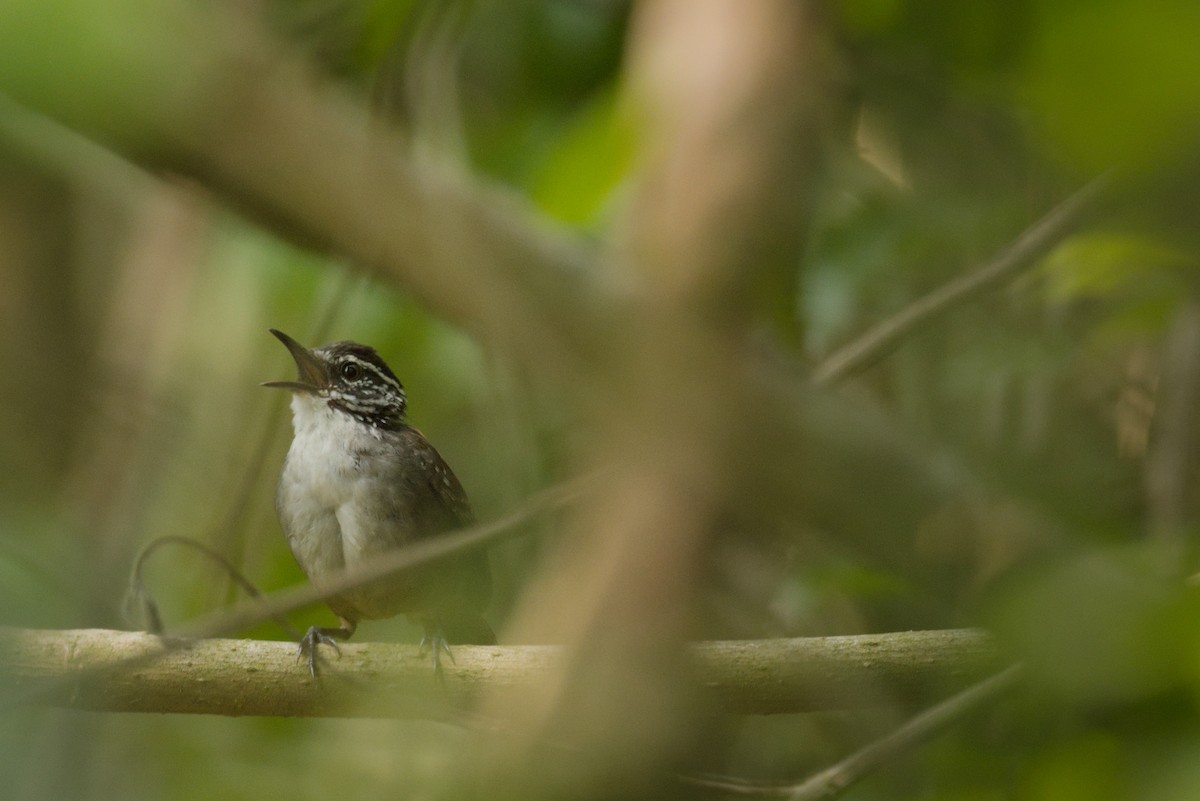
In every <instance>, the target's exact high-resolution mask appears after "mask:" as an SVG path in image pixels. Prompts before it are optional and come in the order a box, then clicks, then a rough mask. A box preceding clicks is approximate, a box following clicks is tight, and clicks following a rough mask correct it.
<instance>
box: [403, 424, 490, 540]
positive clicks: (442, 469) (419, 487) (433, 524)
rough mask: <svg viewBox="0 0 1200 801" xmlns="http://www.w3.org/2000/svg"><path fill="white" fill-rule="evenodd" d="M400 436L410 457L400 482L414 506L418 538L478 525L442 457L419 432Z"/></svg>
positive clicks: (405, 430) (407, 429)
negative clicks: (473, 524) (402, 483)
mask: <svg viewBox="0 0 1200 801" xmlns="http://www.w3.org/2000/svg"><path fill="white" fill-rule="evenodd" d="M399 433H400V436H401V437H402V438H403V440H402V443H401V444H402V451H403V452H404V453H407V454H409V456H410V458H409V459H408V460H407V462H408V468H407V469H405V470H404V471H403V475H402V476H401V477H400V480H401V481H402V482H404V483H405V484H406V485H407V486H406V487H405V488H404V489H405V492H406V495H407V496H408V497H409V498H410V499H411V500H412V504H413V506H412V513H413V517H414V520H413V523H414V524H415V526H416V529H417V530H416V531H414V532H413V535H414V537H415V538H418V539H423V538H425V537H428V536H431V535H434V534H440V533H441V532H443V531H446V530H447V529H454V528H462V527H463V526H469V525H470V524H471V523H474V522H475V513H474V512H473V511H472V510H471V502H470V501H469V500H468V499H467V493H466V491H465V490H464V489H463V486H462V483H460V482H459V480H458V476H456V475H454V471H453V470H451V469H450V466H449V465H448V464H446V460H445V459H443V458H442V455H441V454H440V453H438V452H437V449H436V448H434V447H433V445H431V444H430V443H429V440H427V439H425V436H424V435H423V434H421V432H420V431H418V430H417V429H415V428H412V427H408V426H406V427H405V428H403V429H401V431H400V432H399Z"/></svg>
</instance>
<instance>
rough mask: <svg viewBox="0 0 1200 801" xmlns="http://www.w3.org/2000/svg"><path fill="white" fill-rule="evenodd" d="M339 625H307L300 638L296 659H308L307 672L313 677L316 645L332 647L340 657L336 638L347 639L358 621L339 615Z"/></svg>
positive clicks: (315, 674) (315, 670) (315, 673)
mask: <svg viewBox="0 0 1200 801" xmlns="http://www.w3.org/2000/svg"><path fill="white" fill-rule="evenodd" d="M338 620H339V621H340V622H341V624H342V625H341V626H338V627H336V628H335V627H333V626H309V627H308V632H306V633H305V635H304V636H303V637H301V638H300V654H299V656H298V657H297V658H298V659H307V660H308V672H309V675H311V676H312V677H313V678H314V679H315V678H316V677H317V646H318V645H320V644H321V643H324V644H325V645H328V646H330V647H332V648H333V650H334V651H335V652H336V653H337V655H338V658H339V659H341V657H342V649H341V648H339V647H338V644H337V641H338V640H343V641H344V640H348V639H350V637H351V635H353V634H354V630H355V629H357V628H358V623H356V622H354V621H353V620H347V619H346V618H344V617H339V618H338Z"/></svg>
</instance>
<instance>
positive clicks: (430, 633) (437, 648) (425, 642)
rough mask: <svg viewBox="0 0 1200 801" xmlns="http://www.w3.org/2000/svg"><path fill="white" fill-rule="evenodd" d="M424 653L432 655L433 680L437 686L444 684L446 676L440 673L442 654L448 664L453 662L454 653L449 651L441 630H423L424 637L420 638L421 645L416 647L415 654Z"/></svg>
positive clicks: (448, 645)
mask: <svg viewBox="0 0 1200 801" xmlns="http://www.w3.org/2000/svg"><path fill="white" fill-rule="evenodd" d="M426 651H430V652H432V653H433V678H434V679H435V680H436V681H437V683H438V684H445V683H446V674H445V673H443V672H442V654H443V653H445V654H446V656H448V657H450V663H451V664H455V662H454V652H452V651H451V650H450V643H449V642H447V641H446V635H445V634H443V633H442V630H441V628H440V627H439V628H436V629H428V628H427V629H425V634H424V636H422V637H421V644H420V645H418V646H417V653H418V654H420V655H421V656H424V655H425V652H426Z"/></svg>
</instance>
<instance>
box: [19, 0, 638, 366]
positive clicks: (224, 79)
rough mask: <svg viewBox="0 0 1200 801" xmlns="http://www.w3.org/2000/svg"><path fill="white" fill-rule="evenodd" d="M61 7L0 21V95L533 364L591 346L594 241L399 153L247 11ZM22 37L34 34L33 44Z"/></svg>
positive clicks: (496, 191)
mask: <svg viewBox="0 0 1200 801" xmlns="http://www.w3.org/2000/svg"><path fill="white" fill-rule="evenodd" d="M76 5H77V3H76V2H73V0H57V2H47V3H44V4H30V5H27V6H26V7H25V9H24V13H22V14H19V15H17V17H16V18H15V19H12V20H6V24H5V25H4V26H0V92H6V93H8V94H9V95H10V96H11V97H12V98H14V99H16V100H17V101H18V102H20V103H22V104H25V105H26V106H27V107H29V108H31V109H33V110H35V111H38V112H40V113H42V114H46V115H48V116H50V117H52V118H54V119H57V120H58V121H60V122H62V123H63V124H65V125H67V126H68V127H70V128H73V129H74V130H76V131H79V132H80V133H82V134H83V135H84V136H86V137H89V138H90V139H92V140H94V141H99V142H102V143H104V144H106V145H108V146H110V147H112V148H113V149H115V150H116V151H117V152H119V153H121V154H122V155H124V156H126V157H127V158H130V159H131V160H133V161H135V162H137V163H139V164H142V165H144V166H147V167H150V168H152V169H156V170H167V171H172V172H177V173H183V174H186V175H189V176H191V177H193V178H195V179H197V180H198V181H199V182H200V183H202V184H203V185H205V186H207V187H209V188H211V189H213V190H215V191H216V192H218V193H220V194H221V195H222V196H224V198H226V199H227V200H229V201H231V202H232V203H233V204H234V205H236V206H238V207H240V208H242V209H243V210H245V211H247V212H248V213H249V214H250V215H251V216H253V217H254V218H256V219H257V220H259V221H261V222H263V223H265V224H267V225H269V226H271V227H273V228H274V229H275V230H277V231H279V232H280V233H281V234H282V235H284V236H285V237H287V238H289V239H291V240H293V241H297V242H300V243H305V244H308V245H309V246H313V247H317V248H321V249H325V250H328V251H331V252H334V253H338V254H340V255H342V256H345V257H347V258H348V259H350V260H351V261H352V262H353V263H355V264H356V265H357V266H359V267H360V268H364V269H367V270H369V271H372V272H374V273H376V274H377V275H380V276H383V277H386V278H388V279H390V280H392V281H399V282H401V283H403V285H404V286H405V288H406V289H407V290H408V291H409V292H411V293H412V294H413V295H414V296H415V297H417V298H418V299H419V300H421V301H422V302H424V303H425V304H427V305H428V306H430V307H431V308H433V309H435V310H436V311H437V312H438V313H439V314H441V315H442V316H444V317H446V318H447V319H449V320H451V321H453V322H455V323H456V324H458V325H460V326H462V327H463V328H464V329H466V330H468V331H470V332H472V333H473V334H475V335H476V336H479V337H480V338H481V339H482V340H483V341H486V342H488V343H489V344H491V345H492V346H494V347H498V348H502V349H504V350H506V351H508V352H511V353H513V354H515V355H516V356H517V357H518V358H523V359H526V360H527V361H528V362H529V363H533V364H539V365H540V366H542V368H543V369H546V368H549V367H558V368H562V367H569V366H570V365H571V364H573V363H575V360H576V359H577V358H578V356H579V354H581V353H584V354H586V353H588V352H590V351H591V350H592V349H593V348H594V347H595V346H596V344H597V343H598V342H601V341H602V339H600V337H602V335H603V333H604V332H605V330H606V328H607V325H606V321H607V320H608V319H609V318H608V311H607V306H608V304H609V303H610V302H612V301H613V299H614V296H615V293H614V291H613V288H612V286H610V285H609V284H608V283H606V280H605V273H603V271H600V270H597V269H592V268H593V267H595V264H596V261H597V257H596V252H595V250H594V249H592V248H590V247H586V246H584V245H583V244H582V243H581V241H580V240H578V239H577V238H575V237H573V236H571V235H569V234H568V233H567V232H565V231H564V230H562V229H560V228H555V227H552V226H551V225H549V224H548V223H547V222H546V221H545V220H544V219H541V218H538V217H537V216H536V215H534V214H533V213H532V212H531V210H530V209H529V208H528V207H527V205H526V204H524V203H523V202H522V201H521V200H520V199H519V198H518V197H517V195H516V194H515V193H513V192H509V191H505V190H504V189H502V188H500V187H498V186H495V185H484V184H482V183H481V182H479V181H469V180H466V179H464V178H462V177H460V176H458V175H456V174H454V173H453V172H452V171H450V170H448V169H438V168H435V167H432V166H431V165H428V164H418V163H416V162H414V161H413V160H411V159H409V158H407V152H408V151H407V149H406V148H405V146H404V144H403V142H402V141H401V140H400V138H399V137H398V136H397V135H396V134H395V133H394V132H393V131H391V130H389V129H388V128H387V127H386V126H385V125H384V124H382V123H380V122H379V121H378V120H375V119H373V118H372V117H371V114H370V111H369V109H367V108H365V107H364V105H363V104H361V103H358V102H356V101H355V100H354V99H352V98H351V97H348V96H347V95H346V94H345V93H344V92H342V91H340V90H338V89H337V88H335V87H334V86H332V85H331V84H330V83H328V82H323V81H322V80H321V79H320V77H319V76H318V75H317V74H316V72H315V71H314V70H313V69H312V68H311V67H310V66H309V65H308V64H306V63H305V62H304V60H303V59H301V58H299V57H298V55H297V54H294V53H290V52H288V51H286V50H285V49H284V48H283V47H282V45H280V43H279V42H277V41H276V40H275V39H273V38H272V37H271V36H270V35H268V34H267V32H266V31H265V30H264V29H263V28H262V26H261V25H260V24H259V23H258V21H257V20H255V19H253V17H251V16H249V14H248V13H247V12H244V11H243V12H239V11H238V10H237V9H236V8H234V7H231V6H229V5H208V6H204V7H200V6H196V5H194V4H191V3H187V2H181V1H180V0H100V2H96V3H92V4H89V5H88V6H87V7H86V8H83V7H80V8H75V6H76ZM98 20H104V21H105V24H103V25H101V24H96V23H97V21H98ZM29 41H40V42H41V44H40V45H39V50H38V54H36V55H35V54H31V53H29V51H28V48H27V47H26V43H27V42H29ZM165 42H172V43H173V44H172V45H171V46H170V47H165V46H163V44H162V43H165ZM57 48H67V49H70V50H71V51H72V52H75V53H76V56H77V60H76V61H73V62H72V65H73V66H61V65H57V63H56V62H55V61H54V60H51V59H45V58H41V57H40V53H41V52H43V51H49V52H53V51H54V50H55V49H57ZM80 65H94V66H95V67H96V69H94V70H93V69H81V67H80ZM114 74H120V75H121V76H122V80H121V81H119V82H117V81H113V78H112V76H113V75H114ZM80 98H95V99H96V100H95V102H79V99H80ZM515 321H519V324H518V322H515Z"/></svg>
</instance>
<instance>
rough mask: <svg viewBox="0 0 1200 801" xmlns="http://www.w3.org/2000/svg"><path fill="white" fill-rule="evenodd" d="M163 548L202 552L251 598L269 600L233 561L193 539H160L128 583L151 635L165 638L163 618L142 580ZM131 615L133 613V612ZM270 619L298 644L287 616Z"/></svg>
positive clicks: (131, 597) (145, 551)
mask: <svg viewBox="0 0 1200 801" xmlns="http://www.w3.org/2000/svg"><path fill="white" fill-rule="evenodd" d="M164 545H183V546H185V547H188V548H193V549H195V550H197V551H199V552H200V553H202V554H204V555H205V556H207V557H208V558H209V559H211V560H212V561H214V562H216V563H217V564H218V565H220V566H221V567H222V568H223V569H224V570H225V572H226V573H227V574H228V575H229V577H230V578H231V579H233V581H234V582H235V583H236V584H237V585H238V586H239V587H241V588H242V590H243V591H244V592H245V593H246V594H247V595H249V596H250V597H251V598H254V599H256V600H258V601H265V600H266V596H265V595H263V593H262V591H261V590H259V589H258V587H257V586H255V584H254V582H252V581H250V579H248V578H246V576H245V574H244V573H242V571H240V570H238V569H237V568H236V567H234V565H233V563H232V562H231V561H229V560H228V559H226V558H225V557H224V556H222V555H221V554H220V553H218V552H217V551H215V550H213V549H212V548H210V547H208V546H207V545H205V544H204V543H202V542H200V541H199V540H196V539H192V538H191V537H177V536H173V535H172V536H166V537H159V538H158V539H156V540H153V541H151V542H150V543H149V544H147V545H146V547H144V548H142V551H141V553H139V554H138V556H137V559H135V560H134V563H133V575H132V576H131V577H130V580H129V599H128V600H129V602H130V606H132V605H133V603H137V604H138V605H139V606H140V610H138V611H140V612H141V614H142V616H143V618H144V625H145V626H146V629H147V631H148V632H149V633H151V634H163V633H164V627H163V622H162V616H161V615H160V614H159V611H158V604H157V603H156V602H155V601H154V598H153V597H151V595H150V593H148V592H147V591H146V584H145V582H144V581H143V580H142V570H143V568H144V567H145V564H146V560H148V559H149V558H150V556H151V555H152V554H153V553H154V552H155V551H157V550H158V549H159V548H161V547H162V546H164ZM130 611H133V610H132V609H131V610H130ZM271 618H272V619H273V620H274V621H275V622H276V623H278V624H279V627H280V628H282V629H283V630H284V631H286V632H287V633H288V636H289V637H291V638H292V639H296V640H298V639H300V632H299V631H298V630H297V629H296V627H295V626H293V625H292V623H291V621H289V620H288V619H287V618H286V617H285V616H284V615H282V614H280V615H272V616H271Z"/></svg>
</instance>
